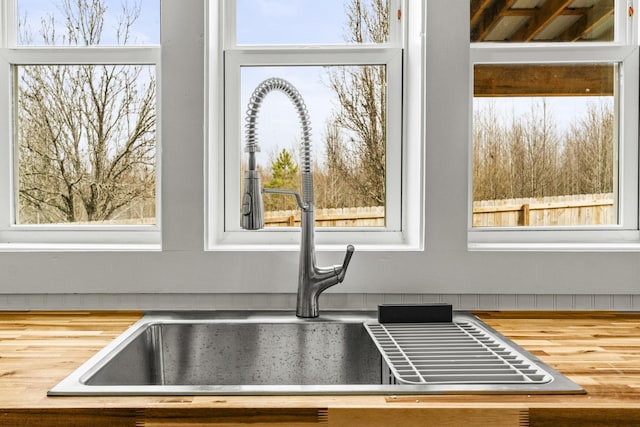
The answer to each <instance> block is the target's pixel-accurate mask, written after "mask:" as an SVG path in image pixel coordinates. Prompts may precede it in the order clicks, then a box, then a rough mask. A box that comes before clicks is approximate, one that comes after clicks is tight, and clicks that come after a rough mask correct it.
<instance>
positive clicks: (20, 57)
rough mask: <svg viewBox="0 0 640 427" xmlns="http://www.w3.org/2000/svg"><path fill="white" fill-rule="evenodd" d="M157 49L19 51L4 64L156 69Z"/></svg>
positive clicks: (19, 49) (12, 53)
mask: <svg viewBox="0 0 640 427" xmlns="http://www.w3.org/2000/svg"><path fill="white" fill-rule="evenodd" d="M160 53H161V52H160V47H158V46H153V47H113V48H111V47H109V48H102V47H100V48H84V47H68V48H66V47H65V48H58V47H56V48H18V49H8V50H7V51H6V56H7V60H8V61H9V62H10V63H12V64H20V65H65V64H72V65H79V64H86V65H101V64H110V65H155V64H157V63H159V62H160Z"/></svg>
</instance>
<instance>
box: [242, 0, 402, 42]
mask: <svg viewBox="0 0 640 427" xmlns="http://www.w3.org/2000/svg"><path fill="white" fill-rule="evenodd" d="M236 26H237V33H236V38H237V42H238V44H354V43H356V44H357V43H385V42H387V40H388V36H389V6H388V0H382V1H377V0H362V1H353V0H323V1H317V0H237V10H236Z"/></svg>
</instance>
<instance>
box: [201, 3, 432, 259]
mask: <svg viewBox="0 0 640 427" xmlns="http://www.w3.org/2000/svg"><path fill="white" fill-rule="evenodd" d="M410 3H411V5H410V6H409V5H408V4H405V2H404V1H402V0H388V1H371V0H369V1H363V2H355V1H351V0H333V1H330V2H322V3H318V2H314V1H301V2H295V3H291V2H288V1H273V2H270V3H269V6H268V7H266V6H265V5H264V4H262V3H260V4H256V3H255V2H250V1H246V0H232V1H225V2H220V5H219V7H217V8H216V7H213V6H211V10H210V22H209V23H210V28H209V40H210V45H211V48H212V49H215V48H219V49H220V50H221V51H222V52H224V55H223V57H224V61H219V58H218V57H217V56H215V55H214V54H213V53H212V54H211V55H210V58H209V66H210V69H209V76H210V78H211V80H210V93H209V100H210V104H209V123H210V124H213V123H217V122H219V120H222V119H223V120H224V129H220V128H219V127H217V126H213V125H212V126H211V127H210V129H209V139H210V145H209V154H210V156H209V162H210V164H209V172H210V176H209V183H208V186H209V192H208V195H209V215H208V224H209V242H208V246H209V247H210V248H217V247H225V248H228V247H229V246H228V245H233V244H240V245H244V244H248V245H255V244H274V243H280V244H292V243H295V242H296V241H297V239H298V237H297V233H292V231H296V230H297V229H298V227H297V224H296V222H297V221H299V212H298V209H297V205H296V200H295V198H293V197H290V196H287V195H273V194H265V195H264V196H263V197H264V205H265V223H266V227H265V229H264V230H261V231H260V232H247V231H246V230H242V229H241V226H240V224H241V206H242V195H243V179H242V176H243V175H244V171H245V170H246V168H247V162H248V157H247V154H246V152H245V144H246V142H245V115H246V112H247V108H248V105H249V101H250V99H251V96H252V94H253V92H254V90H255V89H256V88H257V87H258V86H259V85H260V84H261V82H264V81H265V80H267V79H269V78H272V77H277V78H280V79H284V80H286V81H287V82H289V83H290V84H291V85H293V86H294V87H295V88H296V89H297V90H298V92H299V93H300V95H301V97H302V98H303V100H304V103H305V106H306V109H307V111H308V113H309V116H310V121H311V127H312V135H311V140H312V146H311V156H312V158H313V175H314V176H313V179H314V193H315V194H314V195H315V197H314V200H315V212H316V226H317V227H318V228H317V230H318V231H319V233H318V237H317V239H318V241H319V242H320V243H321V244H333V243H336V244H338V243H339V244H340V245H342V244H343V243H344V242H345V241H349V242H352V243H354V242H355V243H358V242H359V243H360V244H371V245H377V244H389V245H393V244H396V245H401V246H403V245H404V246H406V245H407V242H409V241H410V240H411V241H413V240H414V239H417V240H421V237H420V236H419V235H418V233H419V232H418V230H417V229H418V227H415V228H414V230H413V231H414V233H415V237H408V234H409V233H411V231H410V230H411V228H412V227H411V222H412V221H414V222H415V221H418V222H419V221H421V220H420V219H419V218H420V217H421V215H420V213H419V212H415V215H409V214H408V209H409V208H408V200H407V199H408V194H410V192H411V191H414V192H415V191H417V197H418V198H420V194H419V191H421V190H416V189H417V188H419V187H420V185H419V181H420V178H417V180H416V181H417V182H415V183H413V184H410V185H408V186H406V185H405V186H404V187H403V180H404V183H405V184H406V178H403V173H410V174H417V175H418V176H420V175H419V174H420V172H419V170H420V168H421V160H420V157H421V156H420V155H416V156H415V157H413V158H411V159H409V157H408V156H409V155H410V153H412V152H415V153H418V152H420V151H421V150H422V142H421V140H422V129H421V126H422V124H421V123H422V120H419V119H418V120H416V122H415V123H414V125H415V126H414V127H413V128H412V129H411V130H409V131H408V127H407V123H408V121H409V120H415V118H416V117H419V114H420V113H419V111H422V110H421V108H422V102H423V96H422V90H423V89H422V86H423V84H424V83H423V81H422V80H421V79H420V76H421V75H422V72H423V71H422V69H423V61H422V58H423V49H424V44H423V41H422V34H423V33H422V32H421V31H418V30H417V29H419V28H422V26H423V24H424V16H425V15H424V9H423V7H422V5H419V4H415V5H414V4H413V2H410ZM409 27H412V28H415V29H416V31H414V32H413V33H414V34H417V36H416V37H413V39H412V37H409V36H408V34H411V32H410V31H409V30H408V28H409ZM410 62H411V64H412V65H413V66H417V67H416V68H413V69H411V70H410V69H409V67H408V64H409V63H410ZM257 123H258V124H257V126H256V134H257V135H258V136H257V139H258V142H257V145H258V147H259V150H260V152H258V153H257V154H256V163H257V169H258V171H259V173H260V175H261V178H262V185H263V186H264V187H267V188H280V189H287V190H296V191H298V192H301V190H300V188H299V187H300V181H301V179H300V165H301V160H300V159H301V156H302V154H303V153H302V152H301V138H300V134H301V128H300V121H299V118H298V115H297V112H296V109H295V108H294V106H293V104H292V103H291V102H290V101H289V100H288V99H287V98H286V96H284V95H283V94H282V93H279V92H278V91H273V92H270V93H269V94H268V96H265V97H264V100H263V102H262V101H261V104H260V105H259V109H258V119H257ZM412 150H413V151H412ZM222 186H224V189H222V188H221V187H222ZM414 194H416V193H414ZM216 212H224V215H216ZM409 216H411V217H412V220H408V219H407V218H408V217H409ZM413 218H418V219H417V220H415V219H413ZM412 244H413V243H412ZM221 245H222V246H221Z"/></svg>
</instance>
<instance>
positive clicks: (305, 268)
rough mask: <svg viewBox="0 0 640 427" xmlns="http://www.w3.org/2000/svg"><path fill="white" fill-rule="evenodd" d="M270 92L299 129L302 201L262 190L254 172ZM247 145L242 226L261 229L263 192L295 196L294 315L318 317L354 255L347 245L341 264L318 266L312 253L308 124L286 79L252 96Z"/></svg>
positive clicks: (300, 101)
mask: <svg viewBox="0 0 640 427" xmlns="http://www.w3.org/2000/svg"><path fill="white" fill-rule="evenodd" d="M273 90H279V91H282V92H283V93H284V94H285V95H287V97H288V98H289V99H290V100H291V102H292V103H293V104H294V106H295V108H296V111H297V113H298V117H299V118H300V123H301V126H302V199H301V198H300V196H299V195H298V194H297V193H296V192H295V191H291V190H279V189H269V190H261V188H260V180H259V174H258V171H257V169H256V162H255V153H256V152H257V151H260V150H259V148H258V144H257V132H256V124H257V116H258V110H259V108H260V105H261V104H262V101H263V99H264V97H265V96H266V95H267V94H268V93H269V92H271V91H273ZM246 135H247V142H246V147H245V151H247V152H248V153H249V167H248V170H247V171H246V173H245V190H244V191H245V193H244V196H243V201H242V215H243V220H242V227H243V228H245V229H248V230H256V229H260V228H263V227H264V221H263V205H262V196H261V193H262V192H269V193H281V194H293V195H295V196H296V199H297V201H298V205H299V207H300V210H301V212H302V218H301V227H302V236H301V239H300V266H299V271H298V297H297V306H296V315H297V316H298V317H305V318H309V317H317V316H318V298H319V297H320V294H321V293H322V292H324V291H325V290H326V289H328V288H330V287H331V286H334V285H336V284H338V283H341V282H342V281H343V280H344V278H345V275H346V273H347V268H348V266H349V262H350V261H351V257H352V255H353V252H354V250H355V249H354V247H353V246H352V245H349V246H347V253H346V255H345V258H344V261H343V263H342V265H339V264H338V265H333V266H329V267H318V265H317V264H316V252H315V235H314V233H315V212H314V202H313V199H314V197H313V173H312V163H311V125H310V123H309V114H308V112H307V108H306V106H305V104H304V101H303V99H302V96H301V95H300V93H299V92H298V90H297V89H296V88H295V87H294V86H293V85H292V84H291V83H289V82H287V81H286V80H283V79H280V78H270V79H267V80H265V81H263V82H262V83H260V84H259V85H258V87H256V89H255V90H254V92H253V94H252V95H251V99H250V101H249V106H248V109H247V116H246Z"/></svg>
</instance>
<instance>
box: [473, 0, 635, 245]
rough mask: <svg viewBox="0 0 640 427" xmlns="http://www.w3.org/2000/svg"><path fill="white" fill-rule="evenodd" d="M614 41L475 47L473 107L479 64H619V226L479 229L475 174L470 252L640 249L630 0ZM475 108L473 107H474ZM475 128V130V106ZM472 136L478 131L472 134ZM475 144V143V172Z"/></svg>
mask: <svg viewBox="0 0 640 427" xmlns="http://www.w3.org/2000/svg"><path fill="white" fill-rule="evenodd" d="M615 7H616V15H615V27H616V31H615V33H616V34H615V39H614V41H613V42H602V43H601V42H581V43H486V42H482V43H471V48H470V51H471V61H470V63H471V69H470V76H471V77H470V80H471V82H470V88H471V90H470V93H471V99H470V102H471V103H473V67H474V65H476V64H569V65H570V64H581V63H609V64H619V75H618V79H617V83H618V85H617V87H616V89H615V90H616V91H617V100H616V101H617V103H616V106H615V108H616V112H617V117H618V133H617V136H618V152H617V153H616V154H617V156H618V164H617V166H618V169H617V172H618V173H617V176H616V177H615V178H614V179H615V180H616V181H617V191H618V193H617V196H616V200H617V207H618V218H619V222H618V224H617V225H610V226H575V227H528V228H523V227H473V223H472V217H473V213H472V208H471V206H473V195H472V188H473V182H472V174H471V173H469V181H468V182H469V185H468V188H469V192H468V220H467V223H468V226H467V238H468V249H469V250H485V251H491V250H496V251H518V250H522V251H594V250H595V251H618V250H640V232H639V231H638V216H639V204H638V175H639V173H638V117H639V115H638V93H639V90H640V84H639V80H640V73H639V54H638V31H637V24H636V18H635V16H633V17H629V16H628V15H627V10H628V7H629V4H628V1H626V0H616V3H615ZM471 105H472V104H471ZM469 110H470V117H469V123H470V124H469V129H473V118H472V116H473V108H470V109H469ZM470 134H471V138H472V135H473V132H470ZM472 150H473V141H472V140H470V143H469V156H468V158H469V165H468V168H469V169H468V170H469V171H471V170H472V167H473V165H472V161H473V160H472V159H473V155H472Z"/></svg>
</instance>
